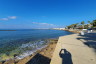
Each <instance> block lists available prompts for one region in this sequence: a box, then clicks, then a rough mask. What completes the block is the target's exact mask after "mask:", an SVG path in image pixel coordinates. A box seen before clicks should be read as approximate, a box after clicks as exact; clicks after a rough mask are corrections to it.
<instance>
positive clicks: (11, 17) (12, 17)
mask: <svg viewBox="0 0 96 64" xmlns="http://www.w3.org/2000/svg"><path fill="white" fill-rule="evenodd" d="M8 18H9V19H16V16H9V17H8Z"/></svg>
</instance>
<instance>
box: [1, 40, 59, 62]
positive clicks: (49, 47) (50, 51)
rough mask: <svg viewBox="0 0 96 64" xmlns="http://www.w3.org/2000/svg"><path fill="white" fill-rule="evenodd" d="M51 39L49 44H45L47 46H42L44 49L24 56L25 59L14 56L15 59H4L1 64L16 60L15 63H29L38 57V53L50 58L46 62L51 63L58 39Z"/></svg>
mask: <svg viewBox="0 0 96 64" xmlns="http://www.w3.org/2000/svg"><path fill="white" fill-rule="evenodd" d="M49 41H50V42H49V43H48V44H47V46H45V47H44V48H42V49H39V50H37V51H36V52H34V53H33V54H31V55H28V56H26V57H24V58H23V59H20V60H18V59H17V60H14V59H16V58H14V59H10V60H8V61H2V62H1V63H0V64H8V63H11V64H12V63H14V62H15V64H21V63H22V64H26V63H28V62H29V61H30V60H31V59H36V58H34V57H38V54H39V55H40V56H41V55H42V56H43V57H46V58H48V59H49V60H47V59H45V61H44V62H45V63H46V64H49V63H50V60H51V57H52V54H53V52H54V49H55V46H56V43H57V41H58V39H49ZM42 59H44V58H42ZM40 61H41V59H40ZM40 61H38V62H40Z"/></svg>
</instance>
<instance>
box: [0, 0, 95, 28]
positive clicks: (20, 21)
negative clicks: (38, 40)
mask: <svg viewBox="0 0 96 64" xmlns="http://www.w3.org/2000/svg"><path fill="white" fill-rule="evenodd" d="M95 19H96V0H0V29H32V28H57V27H58V28H60V27H61V28H62V27H65V26H68V25H70V24H74V23H80V22H81V21H85V22H86V23H87V21H92V20H95Z"/></svg>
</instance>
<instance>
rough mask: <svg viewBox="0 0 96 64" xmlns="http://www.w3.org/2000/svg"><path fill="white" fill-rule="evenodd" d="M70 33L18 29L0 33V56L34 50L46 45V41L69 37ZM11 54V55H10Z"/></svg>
mask: <svg viewBox="0 0 96 64" xmlns="http://www.w3.org/2000/svg"><path fill="white" fill-rule="evenodd" d="M69 34H72V33H71V32H67V31H61V30H48V29H19V30H16V31H0V54H1V56H2V55H3V54H6V55H12V54H15V53H18V54H19V53H22V52H24V51H28V50H31V51H32V50H34V49H35V50H36V49H37V48H40V47H42V46H43V45H44V44H46V42H47V41H46V39H50V38H58V37H59V36H64V35H69ZM10 53H12V54H10Z"/></svg>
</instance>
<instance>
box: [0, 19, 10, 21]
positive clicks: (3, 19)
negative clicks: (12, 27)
mask: <svg viewBox="0 0 96 64" xmlns="http://www.w3.org/2000/svg"><path fill="white" fill-rule="evenodd" d="M0 20H4V21H7V20H8V18H1V19H0Z"/></svg>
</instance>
